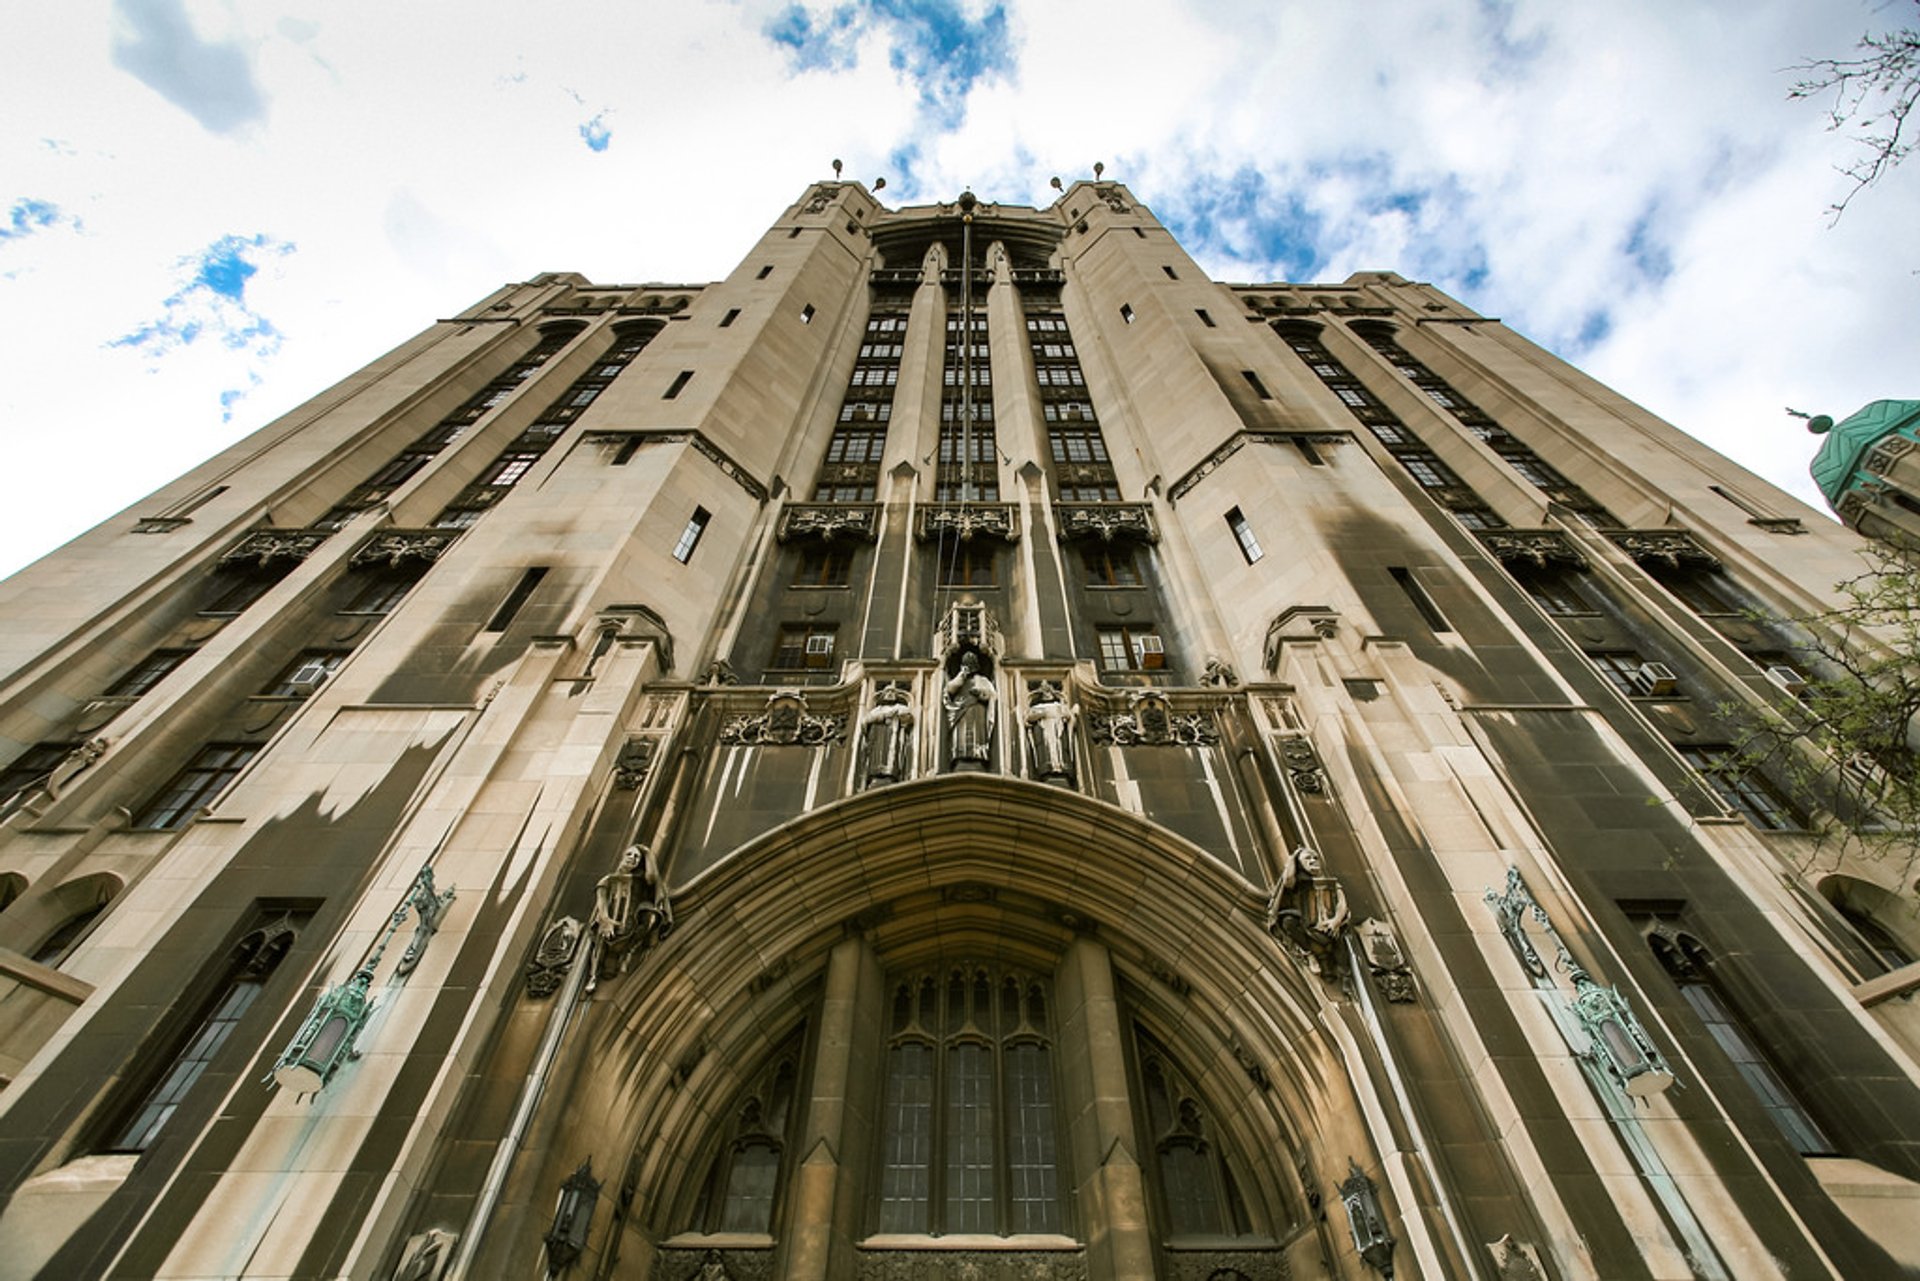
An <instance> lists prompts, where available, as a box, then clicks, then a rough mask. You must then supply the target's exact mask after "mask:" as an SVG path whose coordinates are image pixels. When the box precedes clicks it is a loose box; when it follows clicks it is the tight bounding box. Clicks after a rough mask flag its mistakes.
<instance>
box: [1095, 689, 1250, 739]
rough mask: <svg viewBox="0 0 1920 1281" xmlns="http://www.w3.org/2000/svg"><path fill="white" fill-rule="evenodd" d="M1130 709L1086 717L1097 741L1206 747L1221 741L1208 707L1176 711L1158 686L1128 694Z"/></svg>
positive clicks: (1098, 713) (1097, 713)
mask: <svg viewBox="0 0 1920 1281" xmlns="http://www.w3.org/2000/svg"><path fill="white" fill-rule="evenodd" d="M1127 702H1128V704H1129V705H1130V710H1128V711H1125V712H1095V713H1093V714H1092V715H1090V716H1088V717H1087V732H1088V733H1089V734H1090V735H1091V736H1092V738H1093V741H1094V742H1096V743H1111V744H1113V745H1114V746H1116V747H1207V746H1210V745H1212V744H1214V743H1217V742H1219V741H1220V730H1219V727H1218V726H1217V725H1215V723H1214V719H1213V714H1212V713H1211V712H1208V711H1192V712H1175V711H1174V710H1173V705H1172V704H1171V703H1169V702H1168V701H1167V696H1166V695H1165V694H1162V693H1161V692H1160V691H1158V690H1152V689H1142V690H1135V691H1133V692H1132V693H1130V694H1129V695H1128V696H1127Z"/></svg>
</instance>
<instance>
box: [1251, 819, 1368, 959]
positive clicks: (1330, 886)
mask: <svg viewBox="0 0 1920 1281" xmlns="http://www.w3.org/2000/svg"><path fill="white" fill-rule="evenodd" d="M1352 918H1353V911H1352V909H1351V908H1350V907H1348V906H1347V891H1346V887H1344V886H1343V885H1341V884H1340V879H1339V878H1338V877H1336V876H1332V875H1329V874H1328V873H1327V870H1326V865H1325V864H1324V863H1323V862H1322V861H1321V859H1320V851H1318V850H1316V849H1314V848H1313V847H1312V846H1311V845H1302V846H1299V847H1298V848H1297V849H1295V850H1294V851H1293V852H1292V853H1291V854H1289V855H1288V856H1287V859H1286V862H1285V864H1284V865H1283V866H1282V867H1281V869H1280V876H1279V878H1278V879H1277V880H1276V881H1275V882H1274V886H1273V895H1272V897H1271V898H1269V899H1268V900H1267V930H1268V932H1269V933H1271V934H1273V935H1274V936H1275V937H1276V938H1279V939H1281V940H1282V941H1283V942H1285V943H1286V944H1287V946H1288V947H1289V948H1291V949H1292V951H1293V952H1294V954H1295V955H1296V956H1298V957H1300V958H1301V959H1302V960H1303V961H1305V962H1306V963H1307V964H1308V966H1309V967H1310V968H1312V970H1313V971H1314V972H1315V973H1316V974H1320V975H1322V976H1323V977H1329V978H1331V977H1332V976H1333V975H1334V973H1335V972H1337V971H1338V970H1339V968H1340V966H1339V950H1338V947H1339V943H1340V938H1341V935H1342V934H1343V933H1344V932H1345V931H1346V928H1347V923H1348V922H1349V921H1350V920H1351V919H1352Z"/></svg>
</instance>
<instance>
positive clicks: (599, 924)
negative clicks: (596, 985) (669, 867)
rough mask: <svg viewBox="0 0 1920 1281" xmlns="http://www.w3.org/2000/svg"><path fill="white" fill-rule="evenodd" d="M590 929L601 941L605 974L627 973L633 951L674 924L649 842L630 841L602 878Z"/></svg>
mask: <svg viewBox="0 0 1920 1281" xmlns="http://www.w3.org/2000/svg"><path fill="white" fill-rule="evenodd" d="M588 928H589V929H591V930H592V931H593V933H594V937H595V938H597V939H598V940H599V942H600V973H601V976H602V977H611V976H612V975H614V974H617V973H624V972H625V971H626V968H627V959H628V957H629V956H631V955H632V954H633V953H634V952H636V951H639V950H641V949H643V948H646V947H648V946H650V945H652V944H653V943H654V942H655V941H656V940H658V939H660V938H663V937H665V935H666V933H667V931H669V930H671V929H672V928H673V904H672V903H670V902H668V900H667V886H666V882H665V881H664V880H663V879H662V878H661V875H660V860H659V857H658V856H657V855H655V854H654V852H653V849H652V847H651V846H647V845H638V844H635V845H629V846H627V848H626V852H625V853H623V854H621V856H620V865H619V866H618V867H616V868H615V869H614V870H613V871H611V872H608V873H607V874H606V875H605V876H603V877H601V878H600V883H599V884H598V885H596V886H594V889H593V919H592V920H591V921H590V922H589V923H588Z"/></svg>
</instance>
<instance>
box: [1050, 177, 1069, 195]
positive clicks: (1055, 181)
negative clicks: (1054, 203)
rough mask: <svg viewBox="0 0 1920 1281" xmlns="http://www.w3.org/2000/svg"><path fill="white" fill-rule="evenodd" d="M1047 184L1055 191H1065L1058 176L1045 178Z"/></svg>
mask: <svg viewBox="0 0 1920 1281" xmlns="http://www.w3.org/2000/svg"><path fill="white" fill-rule="evenodd" d="M1047 185H1048V186H1049V187H1052V188H1053V189H1054V190H1055V191H1058V192H1063V193H1064V192H1065V191H1066V188H1065V187H1063V186H1061V185H1060V180H1059V179H1058V178H1049V179H1047Z"/></svg>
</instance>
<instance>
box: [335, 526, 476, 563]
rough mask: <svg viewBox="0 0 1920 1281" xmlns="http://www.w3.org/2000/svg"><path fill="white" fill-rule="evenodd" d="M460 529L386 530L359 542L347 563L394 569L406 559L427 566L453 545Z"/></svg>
mask: <svg viewBox="0 0 1920 1281" xmlns="http://www.w3.org/2000/svg"><path fill="white" fill-rule="evenodd" d="M459 537H460V531H458V530H448V529H388V530H382V531H381V532H380V533H377V534H375V535H374V536H373V537H371V538H369V539H367V541H366V542H364V543H361V544H360V546H359V547H358V548H356V549H355V551H354V553H353V557H352V559H351V560H349V561H348V562H347V564H348V566H349V567H350V568H353V569H370V568H372V567H373V566H375V565H386V566H390V567H392V568H394V569H398V568H399V567H400V566H401V565H403V564H405V563H406V562H407V561H410V560H416V561H420V562H422V563H424V564H428V565H431V564H433V562H435V561H437V560H439V559H440V554H441V553H442V552H444V551H446V550H447V548H449V547H451V546H453V544H454V540H455V539H457V538H459Z"/></svg>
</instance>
